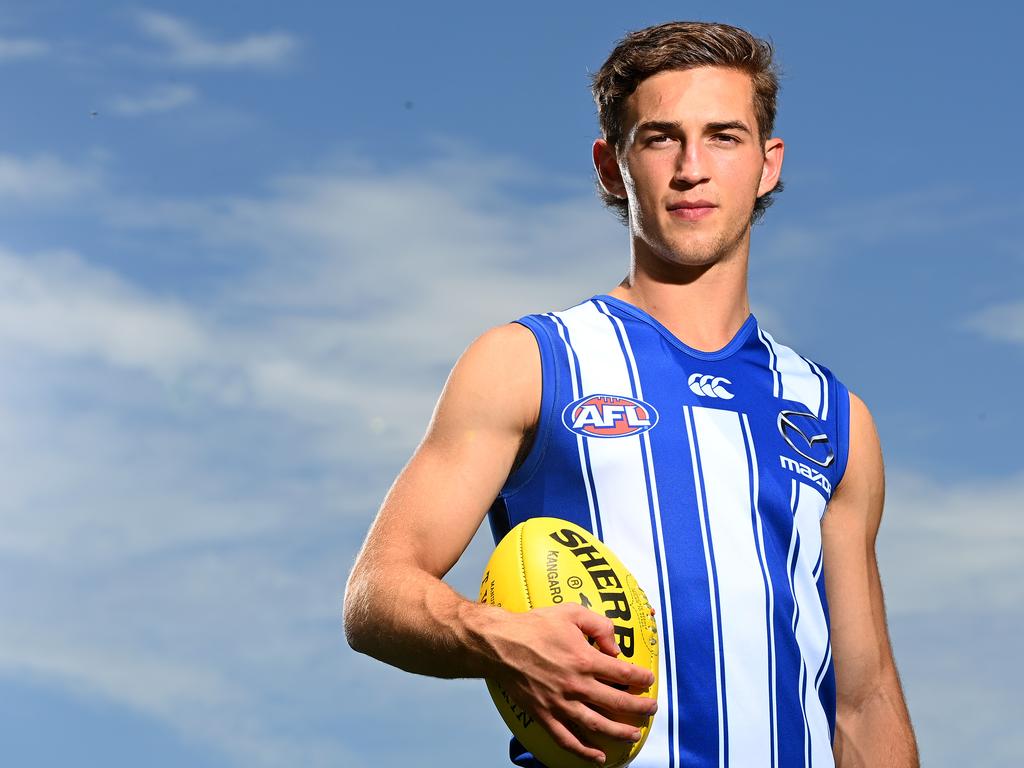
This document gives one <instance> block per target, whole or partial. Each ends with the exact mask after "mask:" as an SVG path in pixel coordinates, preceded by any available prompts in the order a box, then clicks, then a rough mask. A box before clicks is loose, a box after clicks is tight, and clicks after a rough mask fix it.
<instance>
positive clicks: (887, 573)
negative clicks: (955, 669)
mask: <svg viewBox="0 0 1024 768" xmlns="http://www.w3.org/2000/svg"><path fill="white" fill-rule="evenodd" d="M885 507H886V508H885V512H884V515H883V518H882V528H881V532H880V534H879V543H878V551H879V561H880V566H879V567H880V570H881V573H882V578H883V583H885V584H886V585H887V588H886V599H887V603H888V605H889V608H890V610H891V611H895V612H898V613H905V614H910V613H929V614H933V615H941V614H942V613H943V612H949V613H951V614H958V613H970V612H975V611H976V612H981V613H991V614H999V613H1000V612H1003V611H1010V612H1014V611H1018V612H1019V610H1020V606H1021V605H1024V560H1022V559H1021V552H1024V517H1022V516H1021V510H1022V509H1024V472H1022V473H1020V474H1018V475H1016V476H1013V477H1002V478H999V477H997V478H978V479H970V480H966V479H965V480H961V481H959V482H955V483H951V482H949V481H948V480H945V479H941V480H940V479H937V478H930V477H924V476H921V475H915V474H910V473H902V472H892V473H890V478H889V481H888V496H887V499H886V505H885Z"/></svg>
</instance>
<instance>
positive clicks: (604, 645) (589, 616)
mask: <svg viewBox="0 0 1024 768" xmlns="http://www.w3.org/2000/svg"><path fill="white" fill-rule="evenodd" d="M573 621H575V622H576V626H577V627H579V628H580V630H581V631H582V632H583V634H585V635H586V636H587V637H589V638H591V639H592V640H593V641H594V643H595V644H596V645H597V649H598V650H599V651H601V652H602V653H605V654H607V655H609V656H618V655H619V653H620V650H619V646H618V644H617V643H616V642H615V625H614V624H612V622H611V619H609V618H607V617H605V616H602V615H601V614H599V613H595V612H594V611H591V610H590V609H589V608H584V607H583V606H580V607H579V610H578V611H575V612H574V614H573Z"/></svg>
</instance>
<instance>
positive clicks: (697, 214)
mask: <svg viewBox="0 0 1024 768" xmlns="http://www.w3.org/2000/svg"><path fill="white" fill-rule="evenodd" d="M717 207H718V206H716V205H715V204H714V203H712V202H711V201H710V200H692V201H691V200H684V201H680V202H678V203H673V204H672V205H670V206H669V207H668V212H669V214H670V215H671V216H672V217H674V218H677V219H683V220H685V221H696V220H697V219H703V218H704V217H705V216H707V215H709V214H710V213H711V212H712V211H714V210H715V208H717Z"/></svg>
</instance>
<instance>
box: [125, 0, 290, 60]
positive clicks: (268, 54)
mask: <svg viewBox="0 0 1024 768" xmlns="http://www.w3.org/2000/svg"><path fill="white" fill-rule="evenodd" d="M136 19H137V21H138V24H139V26H140V28H141V29H142V31H143V32H144V33H145V34H147V35H149V36H150V37H151V38H153V39H154V40H156V41H158V42H160V43H162V44H163V45H164V47H165V48H166V51H165V54H166V57H167V58H166V60H167V62H168V63H169V64H172V65H175V66H179V67H185V68H189V69H249V68H277V67H280V66H282V65H284V64H285V63H287V62H288V61H289V59H290V58H291V57H292V55H293V54H294V53H295V51H296V50H297V49H298V47H299V43H298V40H297V39H296V38H295V37H294V36H293V35H290V34H287V33H285V32H270V33H267V34H261V35H249V36H248V37H243V38H241V39H239V40H232V41H214V40H211V39H210V38H208V37H206V36H205V35H204V34H203V33H202V32H200V31H199V30H197V29H196V28H195V27H194V26H193V25H192V24H190V23H188V22H186V21H183V20H182V19H179V18H177V17H175V16H171V15H170V14H166V13H159V12H157V11H138V12H137V13H136Z"/></svg>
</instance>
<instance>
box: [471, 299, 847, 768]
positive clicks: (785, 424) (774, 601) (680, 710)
mask: <svg viewBox="0 0 1024 768" xmlns="http://www.w3.org/2000/svg"><path fill="white" fill-rule="evenodd" d="M518 322H519V323H521V324H522V325H525V326H526V327H527V328H529V329H530V330H531V331H533V333H534V335H535V337H536V340H537V344H538V347H539V350H540V359H541V365H542V381H543V385H542V394H541V407H540V417H539V422H538V425H537V430H536V434H535V437H534V441H533V446H532V448H531V450H530V452H529V454H528V455H527V457H526V458H525V460H524V462H523V464H522V465H521V466H520V467H519V468H518V469H517V470H516V471H515V472H514V473H513V474H512V475H511V476H510V477H509V479H508V481H507V483H506V484H505V486H504V488H503V489H502V491H501V493H500V496H499V497H498V499H497V500H496V501H495V503H494V505H493V506H492V508H491V510H490V512H489V519H490V524H491V530H492V533H493V535H494V539H495V542H497V541H500V540H501V538H502V537H503V536H504V535H505V534H506V533H507V532H508V531H509V530H511V528H513V527H514V526H515V525H517V524H518V523H520V522H522V521H523V520H525V519H527V518H530V517H536V516H550V517H559V518H564V519H567V520H571V521H572V522H574V523H577V524H578V525H581V526H583V527H584V528H587V529H589V530H590V531H592V532H593V533H595V534H596V535H597V536H598V537H599V538H600V539H601V540H602V541H604V542H605V543H607V544H608V545H609V546H610V547H611V548H612V551H614V552H615V553H616V554H617V555H618V556H619V559H620V560H622V562H623V564H624V565H625V566H626V567H627V568H629V569H630V570H631V571H632V573H633V574H634V576H635V577H636V578H637V581H638V582H639V584H640V585H641V586H642V587H643V588H644V590H645V591H646V592H647V594H648V596H649V597H650V599H651V604H652V605H653V606H655V608H656V609H657V616H656V621H657V624H658V632H659V640H660V649H659V650H660V654H659V657H660V658H659V665H660V677H659V690H658V712H657V714H656V715H655V717H654V724H653V727H652V728H651V731H650V733H649V735H648V738H647V742H646V744H645V745H644V748H643V750H642V751H641V752H640V754H639V755H638V757H637V758H636V759H635V760H634V761H633V762H632V763H631V766H632V768H677V767H679V766H683V767H685V768H727V767H728V766H734V768H762V767H763V768H776V767H778V768H797V767H798V766H799V767H800V768H810V767H811V766H813V768H826V767H827V768H832V767H833V766H834V761H833V757H832V742H833V739H834V736H835V711H836V690H835V673H834V668H833V665H832V655H831V644H830V632H829V613H828V603H827V600H826V595H825V575H824V563H823V562H822V549H821V527H820V521H821V517H822V516H823V515H824V513H825V508H826V505H827V504H828V500H829V498H830V496H831V494H832V490H833V488H835V487H836V486H837V485H838V483H839V481H840V479H841V478H842V475H843V471H844V469H845V467H846V461H847V455H848V432H849V429H848V424H849V395H848V392H847V390H846V387H845V386H844V385H843V384H842V383H841V382H840V381H839V380H838V379H836V378H835V376H834V375H833V374H832V372H831V371H829V370H828V368H826V367H825V366H823V365H819V364H817V363H815V362H813V361H811V360H809V359H807V358H806V357H803V356H801V355H799V354H797V353H796V352H794V351H793V350H792V349H790V348H789V347H787V346H784V345H782V344H780V343H779V342H777V341H776V340H775V339H774V338H773V337H772V335H771V334H770V333H768V332H767V331H766V330H764V329H763V328H760V327H759V326H758V323H757V320H756V319H755V318H754V316H753V315H750V316H749V317H748V318H747V320H746V322H745V323H744V324H743V326H742V327H741V328H740V329H739V331H738V332H737V334H736V336H735V337H734V338H733V339H732V341H730V342H729V344H728V345H727V346H725V347H724V348H723V349H721V350H719V351H717V352H702V351H700V350H696V349H692V348H690V347H688V346H686V345H685V344H683V343H682V342H681V341H680V340H679V339H678V338H676V337H675V336H674V335H673V334H672V333H671V332H670V331H669V330H668V329H667V328H665V327H664V326H663V325H662V324H661V323H659V322H658V321H657V320H655V319H654V318H653V317H651V316H650V315H648V314H647V313H645V312H644V311H642V310H641V309H639V308H637V307H635V306H633V305H631V304H628V303H626V302H623V301H620V300H618V299H616V298H614V297H612V296H607V295H601V296H595V297H594V298H592V299H590V300H588V301H585V302H583V303H581V304H579V305H577V306H575V307H572V308H570V309H568V310H565V311H563V312H553V313H548V314H544V315H528V316H526V317H523V318H521V319H519V320H518ZM510 758H511V759H512V761H513V762H514V763H516V764H517V765H520V766H529V767H530V768H538V767H539V766H541V763H540V762H539V761H538V760H537V759H536V758H534V757H533V756H532V755H531V754H530V753H529V752H528V751H526V750H525V748H523V747H522V745H521V744H520V743H519V742H518V741H517V740H516V739H515V738H513V739H512V743H511V745H510Z"/></svg>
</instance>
